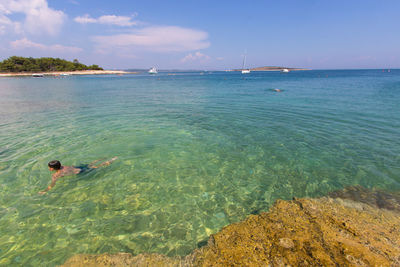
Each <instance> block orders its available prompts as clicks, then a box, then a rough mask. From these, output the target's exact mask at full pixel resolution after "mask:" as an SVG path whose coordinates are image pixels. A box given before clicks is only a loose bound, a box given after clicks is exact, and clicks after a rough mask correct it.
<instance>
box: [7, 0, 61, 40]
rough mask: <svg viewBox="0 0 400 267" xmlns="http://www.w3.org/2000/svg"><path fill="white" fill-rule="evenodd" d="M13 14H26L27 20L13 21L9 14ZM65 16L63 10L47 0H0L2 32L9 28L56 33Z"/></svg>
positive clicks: (33, 32)
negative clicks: (54, 6) (53, 6)
mask: <svg viewBox="0 0 400 267" xmlns="http://www.w3.org/2000/svg"><path fill="white" fill-rule="evenodd" d="M12 14H24V15H25V20H24V21H11V19H10V18H9V17H8V15H12ZM65 17H66V15H65V14H64V13H63V12H62V11H60V10H55V9H52V8H50V7H49V6H48V3H47V0H0V32H1V29H3V31H6V29H9V30H13V31H14V32H15V33H21V32H22V31H26V32H28V33H31V34H43V33H47V34H50V35H55V34H57V33H58V32H59V30H60V28H61V26H62V24H63V23H64V20H65ZM4 18H7V20H6V19H4Z"/></svg>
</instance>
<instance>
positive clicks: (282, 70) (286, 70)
mask: <svg viewBox="0 0 400 267" xmlns="http://www.w3.org/2000/svg"><path fill="white" fill-rule="evenodd" d="M281 72H282V73H288V72H289V70H288V69H281Z"/></svg>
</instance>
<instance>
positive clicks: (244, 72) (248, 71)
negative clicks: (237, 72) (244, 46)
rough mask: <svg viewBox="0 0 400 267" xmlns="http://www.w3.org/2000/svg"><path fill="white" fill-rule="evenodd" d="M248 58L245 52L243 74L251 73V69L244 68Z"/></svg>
mask: <svg viewBox="0 0 400 267" xmlns="http://www.w3.org/2000/svg"><path fill="white" fill-rule="evenodd" d="M246 56H247V53H246V52H244V56H243V65H242V74H247V73H250V70H249V69H245V68H244V66H245V65H246Z"/></svg>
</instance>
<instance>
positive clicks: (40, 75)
mask: <svg viewBox="0 0 400 267" xmlns="http://www.w3.org/2000/svg"><path fill="white" fill-rule="evenodd" d="M32 77H44V75H43V74H41V73H33V74H32Z"/></svg>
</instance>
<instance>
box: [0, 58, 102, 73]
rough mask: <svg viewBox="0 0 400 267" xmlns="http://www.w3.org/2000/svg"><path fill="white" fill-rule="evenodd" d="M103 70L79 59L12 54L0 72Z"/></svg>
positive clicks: (0, 65) (1, 65)
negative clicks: (68, 59) (69, 59)
mask: <svg viewBox="0 0 400 267" xmlns="http://www.w3.org/2000/svg"><path fill="white" fill-rule="evenodd" d="M77 70H103V68H101V67H99V66H98V65H90V66H86V65H84V64H82V63H80V62H79V61H78V60H77V59H74V61H73V62H71V61H67V60H64V59H60V58H50V57H42V58H32V57H29V58H26V57H17V56H12V57H9V58H8V59H5V60H3V61H2V62H0V72H44V71H77Z"/></svg>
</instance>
